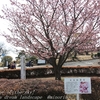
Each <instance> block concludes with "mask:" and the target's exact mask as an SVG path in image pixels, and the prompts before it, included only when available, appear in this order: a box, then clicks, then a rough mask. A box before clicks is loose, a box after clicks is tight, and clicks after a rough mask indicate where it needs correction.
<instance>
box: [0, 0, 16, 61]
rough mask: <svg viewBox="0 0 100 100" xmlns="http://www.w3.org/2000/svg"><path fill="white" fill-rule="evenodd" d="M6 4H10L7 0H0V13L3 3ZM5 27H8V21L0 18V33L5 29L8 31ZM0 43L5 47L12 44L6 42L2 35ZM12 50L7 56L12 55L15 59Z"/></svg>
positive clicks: (9, 47)
mask: <svg viewBox="0 0 100 100" xmlns="http://www.w3.org/2000/svg"><path fill="white" fill-rule="evenodd" d="M6 4H7V5H8V6H10V2H9V0H1V1H0V14H2V11H1V9H2V7H3V5H6ZM7 27H8V22H7V21H5V20H3V19H0V33H2V32H3V31H5V32H6V33H7V32H9V31H8V30H7ZM1 43H3V44H4V45H5V47H6V48H7V49H11V48H13V46H12V45H11V44H9V43H7V41H6V39H5V38H4V37H2V36H0V44H1ZM12 51H13V50H12ZM12 51H11V52H10V53H9V54H8V55H9V56H12V57H13V58H14V59H15V57H16V56H17V55H16V54H15V53H13V52H12Z"/></svg>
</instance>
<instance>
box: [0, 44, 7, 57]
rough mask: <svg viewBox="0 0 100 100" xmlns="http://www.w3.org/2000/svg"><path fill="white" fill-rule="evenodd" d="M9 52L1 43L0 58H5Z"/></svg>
mask: <svg viewBox="0 0 100 100" xmlns="http://www.w3.org/2000/svg"><path fill="white" fill-rule="evenodd" d="M8 52H9V50H7V49H6V48H5V45H4V44H3V43H0V57H2V56H5V55H6V54H8Z"/></svg>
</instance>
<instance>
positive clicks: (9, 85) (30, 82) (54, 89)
mask: <svg viewBox="0 0 100 100" xmlns="http://www.w3.org/2000/svg"><path fill="white" fill-rule="evenodd" d="M0 97H2V99H12V98H13V99H14V98H15V99H24V100H25V99H29V100H30V99H32V100H66V98H65V97H66V95H65V94H64V84H63V81H56V80H53V79H49V80H40V79H26V80H21V79H16V80H14V79H9V80H8V79H1V80H0Z"/></svg>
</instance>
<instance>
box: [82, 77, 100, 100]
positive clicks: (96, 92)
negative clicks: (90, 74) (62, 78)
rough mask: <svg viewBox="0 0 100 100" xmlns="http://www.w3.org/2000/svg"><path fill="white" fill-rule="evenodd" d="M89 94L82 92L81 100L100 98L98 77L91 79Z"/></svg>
mask: <svg viewBox="0 0 100 100" xmlns="http://www.w3.org/2000/svg"><path fill="white" fill-rule="evenodd" d="M91 88H92V89H91V90H92V93H91V94H82V95H81V98H82V99H83V100H100V78H99V77H94V78H92V79H91Z"/></svg>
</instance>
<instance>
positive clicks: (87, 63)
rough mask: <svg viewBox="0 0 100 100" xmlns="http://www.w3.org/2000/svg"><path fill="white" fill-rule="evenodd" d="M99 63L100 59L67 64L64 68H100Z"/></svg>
mask: <svg viewBox="0 0 100 100" xmlns="http://www.w3.org/2000/svg"><path fill="white" fill-rule="evenodd" d="M98 62H100V59H92V60H87V61H76V62H67V63H65V64H64V66H69V67H70V66H100V64H98Z"/></svg>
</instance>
